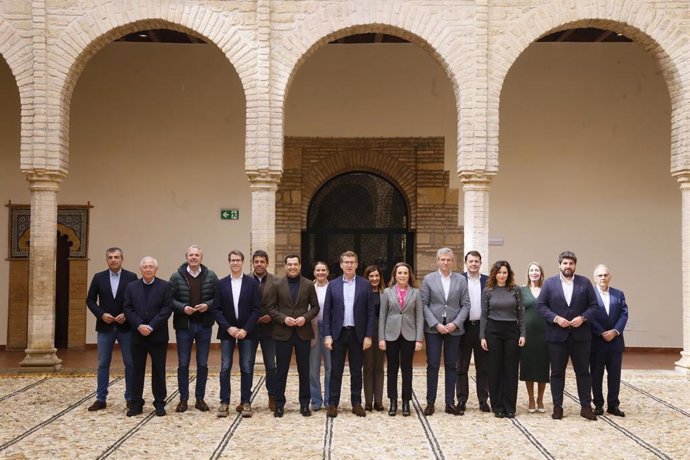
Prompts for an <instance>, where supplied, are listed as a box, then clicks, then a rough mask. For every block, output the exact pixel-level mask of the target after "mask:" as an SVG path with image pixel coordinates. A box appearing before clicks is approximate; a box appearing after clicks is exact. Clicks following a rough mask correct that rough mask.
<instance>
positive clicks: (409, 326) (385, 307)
mask: <svg viewBox="0 0 690 460" xmlns="http://www.w3.org/2000/svg"><path fill="white" fill-rule="evenodd" d="M388 286H389V287H388V288H386V290H385V291H384V292H383V295H382V296H381V312H380V315H379V348H380V349H381V350H385V351H386V359H387V361H388V367H387V370H388V376H387V379H388V398H389V399H390V407H389V409H388V415H390V416H394V415H395V414H396V413H397V411H398V368H400V370H401V371H402V414H403V416H408V415H410V400H411V399H412V360H413V358H414V352H415V351H419V350H421V349H422V339H423V338H424V311H423V310H422V298H421V296H420V293H419V289H416V288H415V287H414V273H412V268H411V267H410V266H409V265H408V264H406V263H405V262H398V263H397V264H395V267H393V273H392V275H391V280H390V283H389V284H388Z"/></svg>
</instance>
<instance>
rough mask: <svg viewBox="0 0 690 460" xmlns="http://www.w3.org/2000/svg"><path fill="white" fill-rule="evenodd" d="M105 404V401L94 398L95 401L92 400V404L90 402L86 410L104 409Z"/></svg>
mask: <svg viewBox="0 0 690 460" xmlns="http://www.w3.org/2000/svg"><path fill="white" fill-rule="evenodd" d="M106 406H107V404H106V403H105V401H99V400H98V399H97V400H95V401H94V402H93V404H91V405H90V406H89V408H88V411H89V412H94V411H97V410H101V409H105V407H106Z"/></svg>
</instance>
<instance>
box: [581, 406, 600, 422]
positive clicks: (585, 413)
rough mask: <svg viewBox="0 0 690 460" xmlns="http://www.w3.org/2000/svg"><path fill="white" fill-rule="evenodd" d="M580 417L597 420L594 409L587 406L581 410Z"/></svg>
mask: <svg viewBox="0 0 690 460" xmlns="http://www.w3.org/2000/svg"><path fill="white" fill-rule="evenodd" d="M580 417H582V418H586V419H587V420H596V419H597V416H596V415H594V411H592V408H591V407H589V406H585V407H583V408H582V409H580Z"/></svg>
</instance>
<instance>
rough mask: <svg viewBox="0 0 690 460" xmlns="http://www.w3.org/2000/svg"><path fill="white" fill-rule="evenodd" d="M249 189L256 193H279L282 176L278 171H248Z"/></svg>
mask: <svg viewBox="0 0 690 460" xmlns="http://www.w3.org/2000/svg"><path fill="white" fill-rule="evenodd" d="M247 176H248V177H249V189H250V190H251V191H252V192H254V191H273V192H275V191H277V190H278V184H280V178H281V174H280V173H279V172H278V171H266V170H264V171H247Z"/></svg>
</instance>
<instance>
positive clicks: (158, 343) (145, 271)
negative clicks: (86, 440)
mask: <svg viewBox="0 0 690 460" xmlns="http://www.w3.org/2000/svg"><path fill="white" fill-rule="evenodd" d="M139 268H140V270H141V276H142V277H141V278H140V279H138V280H136V281H132V282H131V283H129V284H128V285H127V289H125V305H124V308H125V315H126V316H127V320H128V321H129V322H130V323H131V324H132V328H133V329H132V361H133V362H134V383H133V384H132V407H131V408H130V409H129V410H128V411H127V417H131V416H133V415H139V414H141V413H142V412H143V407H144V398H143V394H144V377H145V375H144V374H145V373H146V357H147V355H151V387H152V389H153V406H154V407H155V408H156V415H157V416H159V417H161V416H164V415H165V398H166V396H167V395H168V390H167V387H166V385H165V358H166V355H167V352H168V318H170V315H171V314H172V311H173V300H172V286H171V284H170V283H168V282H167V281H164V280H162V279H160V278H156V272H158V261H157V260H156V259H154V258H153V257H148V256H147V257H144V258H143V259H141V263H140V264H139Z"/></svg>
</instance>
